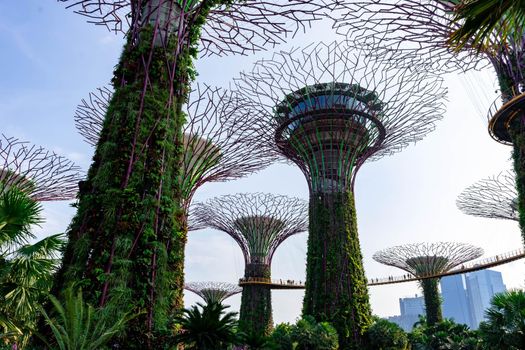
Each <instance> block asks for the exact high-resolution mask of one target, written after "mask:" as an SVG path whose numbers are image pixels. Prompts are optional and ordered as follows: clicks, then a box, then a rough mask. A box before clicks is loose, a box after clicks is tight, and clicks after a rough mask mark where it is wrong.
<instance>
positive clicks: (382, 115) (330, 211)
mask: <svg viewBox="0 0 525 350" xmlns="http://www.w3.org/2000/svg"><path fill="white" fill-rule="evenodd" d="M390 58H391V57H390V56H388V55H387V56H385V57H384V59H385V62H387V61H388V60H389V59H390ZM237 86H238V89H239V90H240V91H242V92H243V93H245V94H248V95H250V97H252V98H253V99H254V100H256V101H257V102H258V103H259V104H260V105H261V106H262V107H263V108H264V109H265V110H266V111H267V117H266V120H267V121H268V126H267V133H266V140H267V143H268V146H269V147H271V148H272V149H273V150H274V151H275V152H276V153H278V154H279V155H281V156H283V157H285V158H287V159H290V160H292V161H293V162H294V163H295V164H297V165H298V166H299V168H300V169H301V170H302V172H303V173H304V175H305V177H306V179H307V182H308V186H309V189H310V211H309V213H310V214H309V220H310V224H309V237H308V257H307V275H306V278H307V279H306V294H305V299H304V306H303V313H304V314H305V315H313V316H315V317H316V318H317V319H318V320H319V321H330V322H332V323H333V324H334V325H335V327H336V329H337V330H338V333H339V340H340V344H341V346H342V347H343V348H345V349H346V348H351V347H354V348H358V349H359V348H362V346H363V345H362V342H363V341H364V339H363V337H362V335H363V333H364V331H365V330H366V328H367V327H368V326H369V324H370V322H371V314H370V305H369V301H368V290H367V286H366V278H365V274H364V270H363V266H362V255H361V250H360V247H359V239H358V234H357V222H356V216H355V215H356V214H355V205H354V195H353V185H354V181H355V177H356V174H357V170H358V169H359V168H360V167H361V166H362V165H363V164H364V162H365V161H367V160H376V159H379V158H381V157H382V156H386V155H390V154H392V153H395V152H397V151H400V150H401V149H402V148H404V147H405V146H407V145H408V144H410V143H412V142H416V141H418V140H420V139H422V138H423V137H424V136H425V135H426V134H427V133H428V132H430V131H431V130H432V129H433V125H434V122H435V121H436V120H438V119H439V118H441V114H442V113H443V102H442V98H443V97H444V94H445V90H444V88H443V87H442V81H441V79H440V78H438V77H435V76H432V75H431V74H429V73H426V72H425V71H424V70H418V68H417V66H416V65H414V66H413V67H412V68H410V69H399V68H396V67H392V66H388V64H385V63H384V62H381V61H378V60H370V59H369V58H368V57H366V52H356V51H353V50H351V49H350V48H348V47H346V46H345V45H342V44H338V43H331V44H323V43H321V44H317V45H313V46H310V47H308V48H306V49H303V50H296V51H293V52H279V53H276V54H274V56H273V58H272V59H270V60H262V61H260V62H258V63H257V64H256V65H255V66H254V68H253V70H252V71H251V72H248V73H243V74H241V77H240V78H239V79H238V80H237Z"/></svg>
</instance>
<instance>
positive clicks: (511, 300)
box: [479, 291, 525, 350]
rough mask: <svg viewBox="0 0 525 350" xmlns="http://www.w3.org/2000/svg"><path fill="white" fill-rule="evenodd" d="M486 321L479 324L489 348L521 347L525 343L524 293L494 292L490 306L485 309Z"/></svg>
mask: <svg viewBox="0 0 525 350" xmlns="http://www.w3.org/2000/svg"><path fill="white" fill-rule="evenodd" d="M485 316H486V319H487V321H485V322H482V323H481V324H480V327H479V329H480V332H481V335H482V337H483V339H484V340H485V342H486V343H487V345H489V346H490V348H491V349H492V348H494V349H502V350H514V349H516V350H517V349H523V344H525V293H524V292H523V291H511V292H506V293H502V294H496V295H495V296H494V298H493V299H492V301H491V307H490V308H489V309H488V310H487V311H485Z"/></svg>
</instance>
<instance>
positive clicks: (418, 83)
mask: <svg viewBox="0 0 525 350" xmlns="http://www.w3.org/2000/svg"><path fill="white" fill-rule="evenodd" d="M395 55H396V54H395V53H391V54H389V55H385V56H384V57H383V59H382V60H371V59H370V58H369V57H367V51H364V50H363V51H356V50H352V49H351V48H349V47H348V46H346V45H345V44H341V43H337V42H333V43H330V44H325V43H319V44H315V45H311V46H309V47H307V48H304V49H296V50H293V51H291V52H283V51H281V52H277V53H275V54H274V55H273V57H272V58H271V59H268V60H261V61H259V62H257V63H256V64H255V66H254V68H253V69H252V70H251V71H250V72H248V73H242V74H241V76H240V77H239V78H238V79H236V85H237V88H238V90H239V91H240V92H241V93H243V94H247V95H248V96H249V97H250V98H252V99H254V100H255V101H257V103H258V104H260V105H261V106H262V107H263V108H264V109H265V111H266V120H267V124H268V125H267V126H266V130H267V132H266V133H265V136H264V137H265V138H266V140H267V144H268V146H269V147H272V148H273V149H274V151H275V152H276V153H278V154H280V155H281V156H284V157H286V158H288V159H291V160H292V161H294V162H295V163H296V164H297V165H298V166H299V167H300V168H301V170H302V171H303V172H304V173H305V175H306V177H307V179H308V180H309V184H310V186H311V189H312V190H314V191H317V190H321V191H326V190H327V189H329V190H335V189H337V190H341V188H343V189H344V188H347V187H349V186H350V185H353V181H354V177H355V173H356V170H357V169H358V168H359V167H360V166H361V165H362V164H363V163H364V162H365V161H367V160H376V159H379V158H381V157H383V156H386V155H390V154H393V153H395V152H398V151H400V150H401V149H403V148H404V147H406V146H408V145H409V144H410V143H414V142H417V141H419V140H421V139H422V138H423V137H424V136H425V135H426V134H427V133H429V132H430V131H432V130H433V129H434V122H435V121H437V120H438V119H440V118H441V117H442V114H443V113H444V104H443V102H444V96H445V92H446V89H445V88H444V87H443V81H442V79H441V78H439V77H437V76H435V75H433V74H432V73H429V72H428V71H427V70H424V69H421V70H420V69H418V66H417V64H416V62H415V61H414V62H413V65H412V67H411V68H410V69H404V68H396V67H393V66H392V65H390V64H389V62H391V61H392V60H394V58H396V56H395Z"/></svg>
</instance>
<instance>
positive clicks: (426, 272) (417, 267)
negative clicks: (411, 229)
mask: <svg viewBox="0 0 525 350" xmlns="http://www.w3.org/2000/svg"><path fill="white" fill-rule="evenodd" d="M481 255H483V249H481V248H477V247H474V246H472V245H470V244H464V243H455V242H436V243H412V244H406V245H400V246H396V247H392V248H388V249H385V250H383V251H380V252H377V253H375V254H374V256H373V258H374V260H375V261H377V262H380V263H382V264H385V265H389V266H395V267H398V268H400V269H402V270H405V271H406V272H408V273H410V274H412V275H414V276H415V277H431V276H435V275H439V274H442V273H444V272H447V271H449V270H451V269H452V268H454V267H456V266H459V265H461V264H464V263H465V262H467V261H470V260H473V259H476V258H479V257H480V256H481ZM419 283H420V287H421V289H422V290H423V296H424V298H425V310H426V314H427V323H428V325H434V324H436V323H437V322H440V321H442V320H443V314H442V312H441V300H440V297H439V291H438V283H439V278H425V279H421V280H420V281H419Z"/></svg>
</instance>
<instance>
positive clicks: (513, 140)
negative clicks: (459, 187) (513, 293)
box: [336, 0, 525, 239]
mask: <svg viewBox="0 0 525 350" xmlns="http://www.w3.org/2000/svg"><path fill="white" fill-rule="evenodd" d="M457 5H458V1H453V0H440V1H434V0H358V1H354V2H348V3H346V4H345V5H344V6H346V7H347V10H346V11H344V12H341V13H344V15H343V16H342V17H341V18H339V19H338V20H337V22H338V23H337V24H336V27H338V31H339V32H340V33H343V34H348V36H349V37H350V38H352V40H353V41H355V42H358V43H360V45H366V44H367V43H376V42H377V41H381V42H382V43H383V45H385V46H387V47H389V48H395V49H401V50H403V51H404V52H405V55H407V56H410V55H414V54H421V55H423V56H424V57H425V59H426V62H427V64H429V65H433V67H434V68H435V69H439V70H443V71H465V70H467V69H470V68H473V67H476V65H478V66H484V65H486V64H487V63H490V64H491V65H492V66H493V68H494V70H495V73H496V76H497V78H498V82H499V87H500V92H501V100H502V103H503V105H502V106H501V107H500V108H498V107H495V108H492V109H491V110H490V111H489V113H488V114H489V133H490V135H491V136H492V137H493V138H494V139H495V140H496V141H498V142H501V143H503V144H507V145H512V146H513V147H514V152H513V157H514V168H515V171H516V175H517V176H516V186H517V189H518V202H517V204H518V212H519V217H520V219H519V222H520V227H521V230H522V235H523V237H524V239H525V34H523V31H521V32H520V33H522V35H521V36H518V35H502V34H501V33H502V32H501V31H500V30H499V29H496V30H494V31H493V32H492V33H491V35H490V36H489V39H488V41H489V42H490V45H486V44H484V45H476V44H473V42H474V41H472V42H470V43H469V42H466V43H465V45H464V46H461V47H459V48H458V47H454V48H451V47H450V44H449V39H450V35H451V33H453V32H454V31H455V30H457V29H458V28H459V27H460V25H461V23H460V22H456V21H455V20H454V18H455V11H456V9H457ZM500 29H501V28H500ZM507 29H508V28H503V29H502V30H507ZM376 54H377V55H379V56H381V55H382V54H383V53H382V52H379V53H376ZM497 105H498V103H497V102H496V104H495V106H497Z"/></svg>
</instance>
